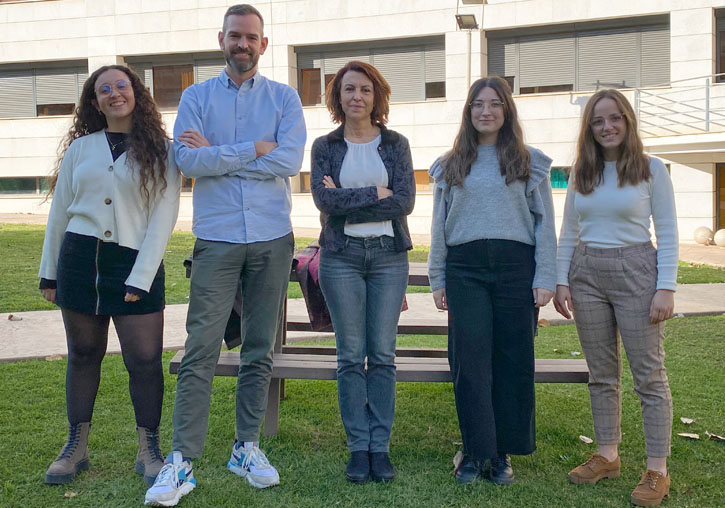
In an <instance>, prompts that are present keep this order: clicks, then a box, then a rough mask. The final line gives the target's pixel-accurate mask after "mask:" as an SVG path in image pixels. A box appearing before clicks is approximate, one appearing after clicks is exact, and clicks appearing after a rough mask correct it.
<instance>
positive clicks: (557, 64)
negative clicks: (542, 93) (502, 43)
mask: <svg viewBox="0 0 725 508" xmlns="http://www.w3.org/2000/svg"><path fill="white" fill-rule="evenodd" d="M574 55H575V52H574V37H573V34H556V35H545V36H535V37H521V39H520V41H519V61H520V66H519V69H520V76H519V86H520V87H533V86H550V85H572V86H573V85H574V77H575V71H574V63H575V58H574Z"/></svg>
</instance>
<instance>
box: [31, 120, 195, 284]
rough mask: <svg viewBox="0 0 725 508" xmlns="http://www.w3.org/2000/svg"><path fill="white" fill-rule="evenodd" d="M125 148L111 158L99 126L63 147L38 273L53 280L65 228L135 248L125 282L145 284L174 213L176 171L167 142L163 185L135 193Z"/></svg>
mask: <svg viewBox="0 0 725 508" xmlns="http://www.w3.org/2000/svg"><path fill="white" fill-rule="evenodd" d="M127 163H128V161H127V159H126V153H123V154H122V155H121V156H120V157H119V158H118V159H116V161H115V162H114V161H113V156H112V155H111V149H110V148H109V146H108V142H107V141H106V135H105V132H104V131H97V132H94V133H93V134H89V135H87V136H83V137H80V138H78V139H76V140H74V141H73V142H72V143H71V145H70V146H69V147H68V150H67V151H66V153H65V156H64V157H63V161H62V162H61V165H60V171H59V173H58V183H57V184H56V187H55V191H54V193H53V202H52V203H51V206H50V214H49V215H48V224H47V227H46V230H45V241H44V243H43V256H42V258H41V260H40V272H39V273H38V275H39V276H40V277H41V278H44V279H49V280H57V279H58V276H57V268H58V255H59V253H60V246H61V243H62V242H63V236H64V235H65V232H66V231H70V232H72V233H78V234H81V235H87V236H94V237H96V238H98V239H100V240H103V241H104V242H115V243H117V244H119V245H121V246H122V247H129V248H131V249H135V250H138V251H139V252H138V257H137V258H136V262H135V264H134V266H133V269H132V270H131V273H130V275H129V276H128V278H127V279H126V285H128V286H134V287H137V288H139V289H143V290H144V291H148V290H149V289H150V288H151V283H152V282H153V279H154V276H155V275H156V272H157V270H158V269H159V265H160V264H161V259H162V258H163V255H164V250H165V249H166V243H167V242H168V240H169V237H170V236H171V232H172V231H173V229H174V224H176V217H177V215H178V213H179V192H180V190H181V175H180V174H179V171H178V170H177V168H176V164H175V163H174V157H173V150H171V146H170V144H169V150H168V158H167V159H166V184H167V187H166V190H165V191H164V192H163V193H161V194H159V193H157V194H156V195H155V196H153V195H152V196H151V200H150V203H149V205H148V206H147V205H146V202H145V200H144V198H143V196H142V195H141V192H140V190H139V189H140V188H139V179H138V171H135V170H132V169H131V168H129V167H128V166H127Z"/></svg>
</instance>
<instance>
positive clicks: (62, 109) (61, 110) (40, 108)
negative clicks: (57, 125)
mask: <svg viewBox="0 0 725 508" xmlns="http://www.w3.org/2000/svg"><path fill="white" fill-rule="evenodd" d="M75 107H76V105H75V104H38V105H37V106H36V113H37V115H38V116H58V115H72V114H73V109H74V108H75Z"/></svg>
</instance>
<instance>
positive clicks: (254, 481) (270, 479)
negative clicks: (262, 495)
mask: <svg viewBox="0 0 725 508" xmlns="http://www.w3.org/2000/svg"><path fill="white" fill-rule="evenodd" d="M227 469H229V471H231V472H232V473H234V474H235V475H237V476H241V477H242V478H246V479H247V481H248V482H249V484H250V485H251V486H252V487H257V488H258V489H266V488H267V487H274V486H275V485H279V475H278V474H276V475H274V476H262V477H259V476H257V477H256V478H253V477H252V474H251V473H249V472H248V471H247V470H246V469H243V468H241V467H239V466H235V465H234V464H229V463H227ZM260 478H262V479H263V480H262V481H263V482H264V483H262V481H258V479H260Z"/></svg>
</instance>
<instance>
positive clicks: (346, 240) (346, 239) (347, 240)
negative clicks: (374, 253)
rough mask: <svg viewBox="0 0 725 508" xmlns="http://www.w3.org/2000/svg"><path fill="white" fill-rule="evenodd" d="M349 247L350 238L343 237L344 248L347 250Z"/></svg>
mask: <svg viewBox="0 0 725 508" xmlns="http://www.w3.org/2000/svg"><path fill="white" fill-rule="evenodd" d="M348 245H350V237H349V236H347V235H345V248H346V249H347V246H348Z"/></svg>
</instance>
